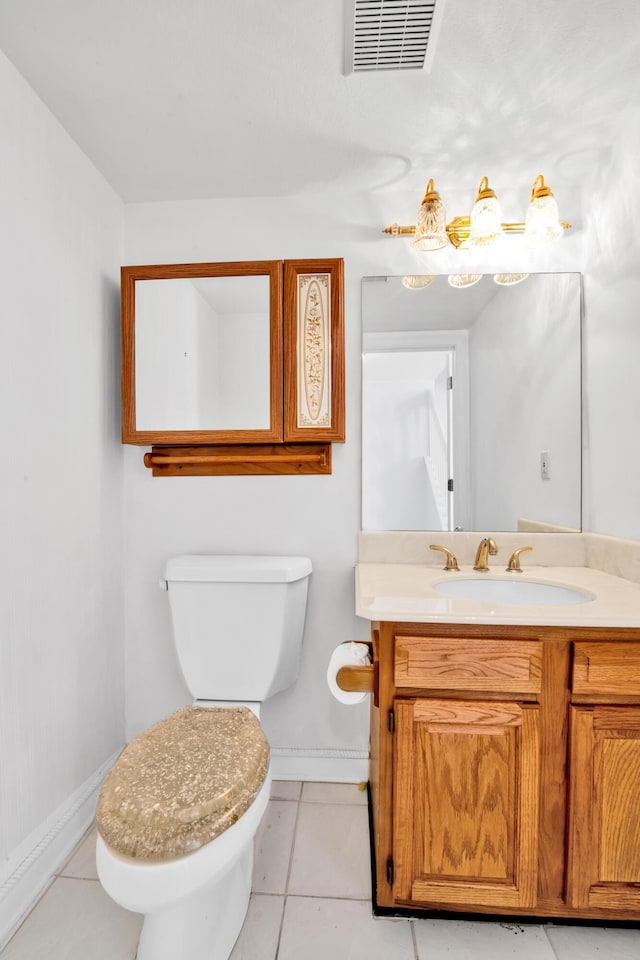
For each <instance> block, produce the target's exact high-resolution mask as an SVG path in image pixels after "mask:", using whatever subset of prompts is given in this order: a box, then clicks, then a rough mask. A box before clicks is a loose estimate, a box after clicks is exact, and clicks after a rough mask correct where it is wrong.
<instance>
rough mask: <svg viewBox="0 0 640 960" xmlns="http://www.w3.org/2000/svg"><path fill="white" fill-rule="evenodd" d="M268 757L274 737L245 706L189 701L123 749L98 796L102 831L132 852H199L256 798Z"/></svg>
mask: <svg viewBox="0 0 640 960" xmlns="http://www.w3.org/2000/svg"><path fill="white" fill-rule="evenodd" d="M268 764H269V744H268V743H267V740H266V738H265V736H264V733H263V731H262V727H261V726H260V723H259V721H258V719H257V717H256V716H255V714H253V713H252V712H251V710H249V709H248V708H247V707H183V708H182V709H181V710H178V711H176V713H173V714H171V715H170V716H168V717H166V718H165V719H164V720H161V721H160V722H159V723H156V724H154V726H152V727H150V728H149V729H148V730H145V732H144V733H141V734H140V735H139V736H138V737H136V738H135V739H134V740H132V741H131V743H130V744H128V746H127V747H125V749H124V750H123V752H122V753H121V754H120V757H119V758H118V760H117V761H116V762H115V764H114V766H113V767H112V768H111V770H110V772H109V773H108V774H107V776H106V778H105V780H104V782H103V784H102V789H101V791H100V796H99V798H98V805H97V810H96V821H97V825H98V832H99V833H100V835H101V837H102V838H103V840H104V841H105V843H107V845H108V846H109V847H111V848H112V849H113V850H116V851H117V852H118V853H121V854H124V855H125V856H128V857H136V858H138V859H143V860H159V859H162V860H170V859H175V858H176V857H182V856H185V855H186V854H189V853H193V852H194V851H195V850H197V849H198V848H200V847H202V846H203V845H204V844H206V843H209V842H210V841H211V840H214V839H215V838H216V837H218V836H220V834H221V833H224V831H225V830H227V829H228V828H229V827H230V826H232V825H233V824H234V823H235V822H236V821H237V820H238V819H239V818H240V817H241V816H242V814H243V813H244V812H245V811H246V810H247V809H248V808H249V807H250V806H251V804H252V803H253V800H254V798H255V796H256V794H257V793H258V791H259V789H260V787H261V786H262V784H263V782H264V778H265V775H266V772H267V767H268Z"/></svg>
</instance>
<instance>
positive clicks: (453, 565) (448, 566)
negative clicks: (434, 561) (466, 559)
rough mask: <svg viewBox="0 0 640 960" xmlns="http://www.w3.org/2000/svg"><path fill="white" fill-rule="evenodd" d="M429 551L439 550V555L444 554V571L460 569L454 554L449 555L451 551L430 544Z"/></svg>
mask: <svg viewBox="0 0 640 960" xmlns="http://www.w3.org/2000/svg"><path fill="white" fill-rule="evenodd" d="M429 549H430V550H440V552H441V553H444V554H446V556H447V562H446V563H445V566H444V569H445V570H459V569H460V567H459V566H458V561H457V560H456V558H455V556H454V554H453V553H451V550H447V548H446V547H441V546H440V544H439V543H431V544H430V545H429Z"/></svg>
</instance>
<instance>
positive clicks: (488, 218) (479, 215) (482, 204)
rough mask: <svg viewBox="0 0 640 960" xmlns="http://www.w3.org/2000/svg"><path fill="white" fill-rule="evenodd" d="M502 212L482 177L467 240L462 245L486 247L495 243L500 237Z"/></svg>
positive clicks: (485, 179)
mask: <svg viewBox="0 0 640 960" xmlns="http://www.w3.org/2000/svg"><path fill="white" fill-rule="evenodd" d="M503 233H504V231H503V229H502V210H501V209H500V204H499V203H498V198H497V197H496V195H495V193H494V192H493V190H492V189H491V188H490V187H489V182H488V180H487V178H486V177H483V178H482V180H481V181H480V186H479V187H478V196H477V197H476V202H475V203H474V205H473V210H472V211H471V223H470V225H469V239H468V240H466V241H465V242H464V244H463V246H465V247H487V246H489V244H491V243H495V241H496V240H498V239H499V238H500V237H501V236H502V235H503Z"/></svg>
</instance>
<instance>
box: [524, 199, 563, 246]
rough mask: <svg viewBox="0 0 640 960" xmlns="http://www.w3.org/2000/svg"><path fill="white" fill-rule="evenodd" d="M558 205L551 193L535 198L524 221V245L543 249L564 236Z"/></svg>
mask: <svg viewBox="0 0 640 960" xmlns="http://www.w3.org/2000/svg"><path fill="white" fill-rule="evenodd" d="M562 233H563V230H562V224H561V223H560V218H559V216H558V204H557V203H556V200H555V197H554V196H553V194H552V193H551V192H549V193H546V194H544V195H542V196H534V197H533V198H532V200H531V203H530V204H529V208H528V210H527V216H526V218H525V221H524V238H523V239H524V243H525V244H526V245H527V246H528V247H542V246H544V245H545V244H547V243H552V242H553V241H554V240H559V239H560V237H561V236H562Z"/></svg>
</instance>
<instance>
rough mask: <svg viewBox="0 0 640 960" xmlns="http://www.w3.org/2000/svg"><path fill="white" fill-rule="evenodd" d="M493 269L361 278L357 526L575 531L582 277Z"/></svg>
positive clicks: (578, 493)
mask: <svg viewBox="0 0 640 960" xmlns="http://www.w3.org/2000/svg"><path fill="white" fill-rule="evenodd" d="M498 279H499V280H500V281H501V282H500V283H498V282H495V280H494V276H493V275H487V276H483V277H481V278H480V279H479V280H478V281H477V282H474V283H473V284H472V285H468V286H463V287H460V286H458V287H454V286H452V285H451V284H450V283H449V282H448V277H447V276H437V277H433V278H425V279H424V280H423V281H419V280H416V279H415V278H403V277H366V278H365V279H364V280H363V282H362V320H363V426H362V431H363V450H362V527H363V529H364V530H495V531H501V530H530V531H544V530H567V531H579V530H580V528H581V477H582V430H581V424H582V397H581V278H580V275H579V274H577V273H540V274H530V275H528V276H523V275H517V276H514V275H512V276H500V277H498ZM515 281H519V282H515ZM411 282H413V283H414V284H415V283H419V282H423V283H424V284H425V285H424V286H422V287H416V286H413V287H412V286H408V285H407V284H409V283H411Z"/></svg>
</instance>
